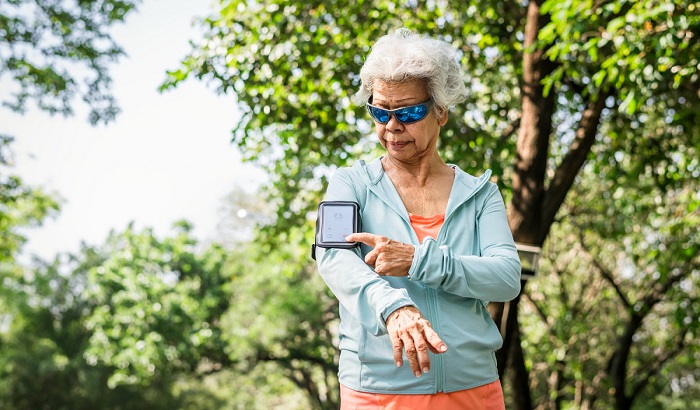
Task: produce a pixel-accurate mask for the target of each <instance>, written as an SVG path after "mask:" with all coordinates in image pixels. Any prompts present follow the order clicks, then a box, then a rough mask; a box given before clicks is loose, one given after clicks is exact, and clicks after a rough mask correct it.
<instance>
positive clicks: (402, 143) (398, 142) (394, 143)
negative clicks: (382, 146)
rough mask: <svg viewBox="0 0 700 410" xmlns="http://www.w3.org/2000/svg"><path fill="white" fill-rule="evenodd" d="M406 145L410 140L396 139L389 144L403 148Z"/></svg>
mask: <svg viewBox="0 0 700 410" xmlns="http://www.w3.org/2000/svg"><path fill="white" fill-rule="evenodd" d="M406 145H408V141H395V142H390V143H389V146H390V147H391V148H393V149H401V148H403V147H405V146H406Z"/></svg>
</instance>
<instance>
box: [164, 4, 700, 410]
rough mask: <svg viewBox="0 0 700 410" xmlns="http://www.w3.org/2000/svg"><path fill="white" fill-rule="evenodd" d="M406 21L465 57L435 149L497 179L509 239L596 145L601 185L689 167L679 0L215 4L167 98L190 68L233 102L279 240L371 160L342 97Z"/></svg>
mask: <svg viewBox="0 0 700 410" xmlns="http://www.w3.org/2000/svg"><path fill="white" fill-rule="evenodd" d="M400 26H407V27H408V28H415V29H416V30H417V31H419V32H421V33H426V34H432V35H438V36H440V37H442V38H444V39H445V40H446V41H449V42H451V43H453V44H454V45H455V46H456V47H457V48H458V49H459V50H461V51H462V53H463V55H462V62H463V64H464V65H465V67H466V68H467V73H466V77H467V78H466V79H465V80H466V81H467V82H468V83H469V84H470V85H471V88H470V95H469V98H468V100H467V103H466V104H465V106H463V107H457V108H456V109H455V110H454V111H453V112H452V113H451V115H450V121H449V122H448V124H447V126H446V127H445V128H444V129H443V131H442V143H443V145H444V146H443V147H442V151H443V153H444V154H445V156H446V159H447V160H448V161H451V162H453V163H457V164H458V165H460V167H462V168H464V169H466V170H468V171H470V172H472V173H479V172H481V170H482V169H483V168H485V167H490V168H492V169H493V170H494V174H495V175H496V178H497V180H498V182H499V185H500V186H501V187H502V188H503V189H504V190H505V191H506V192H505V193H506V194H507V195H506V197H507V198H508V199H509V205H508V211H509V219H510V224H511V229H512V231H513V234H514V237H515V239H516V241H518V242H522V243H528V244H535V245H542V244H544V243H545V240H546V239H547V237H548V236H549V234H550V232H551V229H552V227H553V225H554V223H555V221H556V218H557V215H558V214H559V213H560V210H561V207H562V205H563V204H564V203H565V201H566V200H567V194H568V193H569V192H570V191H571V189H572V188H573V187H574V186H575V184H576V181H577V178H579V176H580V175H581V172H584V171H585V170H584V171H582V170H583V167H584V165H585V164H586V162H587V161H588V160H589V159H591V155H592V152H593V149H594V147H596V148H597V149H599V150H600V153H598V154H597V156H596V158H595V161H596V163H598V161H608V162H609V163H612V165H613V166H612V167H611V168H610V170H611V171H612V172H611V173H608V174H605V175H603V174H600V175H599V176H600V177H602V178H605V179H607V180H610V181H614V182H618V183H621V182H624V181H620V180H618V179H619V178H618V177H617V175H616V173H618V172H619V173H621V174H624V171H627V172H631V173H632V174H634V173H635V171H629V170H628V169H627V168H631V169H632V170H636V175H637V176H638V177H639V178H644V179H646V180H648V181H649V182H650V183H653V184H654V185H655V186H657V187H659V189H661V192H664V193H665V192H667V191H668V190H670V189H674V187H676V188H677V186H678V184H682V182H678V181H687V180H688V179H687V178H679V179H676V180H674V175H684V176H688V175H692V174H693V173H694V172H696V170H697V169H698V168H697V167H698V164H697V161H696V160H693V159H692V158H693V157H692V155H688V156H686V155H685V153H688V152H692V151H693V147H697V146H698V145H699V141H698V138H700V129H699V125H698V124H700V121H698V117H697V116H698V112H700V110H698V107H699V106H700V95H698V92H697V90H698V64H697V57H696V56H697V55H698V51H699V47H700V45H699V44H698V42H697V41H696V40H695V39H696V38H697V36H698V35H699V33H700V10H698V8H697V5H695V4H694V3H689V2H684V1H679V0H675V1H665V2H658V1H652V0H645V1H634V2H632V1H625V0H619V1H609V2H594V1H580V2H572V1H565V0H549V1H531V2H525V3H522V2H505V1H499V0H492V1H485V2H483V1H482V2H479V3H475V2H460V3H459V4H448V3H447V2H425V3H423V2H417V1H409V2H405V3H401V4H396V3H395V2H389V1H382V0H377V1H368V2H344V1H339V0H338V1H310V2H305V3H303V4H296V3H288V2H285V1H281V0H279V1H275V0H270V1H259V2H244V1H236V0H224V1H221V2H220V13H219V14H218V15H217V16H215V17H212V18H210V19H208V20H206V21H205V22H204V24H203V27H204V29H205V35H204V39H203V41H202V42H201V43H200V44H199V45H196V46H195V48H194V50H193V52H192V53H191V54H190V55H189V56H187V57H186V58H185V59H184V60H183V63H182V66H181V67H180V68H179V69H177V70H173V71H171V72H170V74H169V77H168V80H167V81H166V82H165V83H164V85H163V89H167V88H169V87H172V86H175V85H176V84H177V83H178V82H180V81H183V80H184V79H186V78H187V77H188V76H190V75H193V76H196V77H198V78H200V79H205V80H207V81H210V82H213V83H215V84H217V85H218V87H219V90H220V91H221V92H231V93H234V94H235V96H236V98H238V101H239V103H240V108H241V110H242V112H243V113H244V116H243V120H242V122H241V123H240V124H239V126H238V127H237V128H236V129H235V130H234V139H233V141H234V143H236V144H237V145H238V146H239V147H240V148H241V150H242V151H243V152H244V154H245V155H246V157H247V158H248V159H250V160H254V161H257V162H258V163H260V164H262V165H263V166H265V167H267V169H268V170H269V171H271V172H272V173H273V175H274V179H273V188H272V191H271V193H272V197H273V198H275V199H276V204H277V205H278V216H279V218H278V220H277V223H276V224H275V226H273V227H272V228H270V229H271V232H272V233H278V232H284V231H286V230H288V229H289V228H290V226H303V225H304V222H303V221H304V220H305V218H306V216H307V214H308V213H309V212H310V211H312V210H313V208H314V206H315V204H316V203H317V201H318V199H319V195H320V193H321V192H323V188H324V187H325V182H326V177H327V176H328V175H329V174H330V173H331V172H332V171H333V169H335V167H336V166H343V165H346V164H348V162H349V161H351V160H354V159H355V158H356V157H358V156H369V154H370V152H372V151H373V143H372V142H371V140H372V138H371V136H370V135H371V132H370V124H369V122H368V121H367V120H366V116H364V115H363V113H362V112H361V110H360V109H359V108H358V107H357V106H356V105H354V104H353V103H352V102H351V99H350V96H349V93H352V91H353V90H355V89H356V88H357V86H358V73H359V68H360V66H361V64H362V59H363V56H364V55H366V53H367V52H368V51H369V48H370V46H371V43H372V41H374V40H375V39H376V38H378V37H379V36H380V35H383V34H386V33H387V32H388V31H389V29H390V28H398V27H400ZM516 136H517V139H516V138H515V137H516ZM640 141H644V143H640ZM668 141H670V142H668ZM679 155H680V156H682V157H683V158H687V160H686V161H684V162H678V161H676V158H677V157H678V156H679ZM330 164H332V165H330ZM668 169H672V170H673V172H666V171H665V170H668ZM591 172H593V171H591ZM278 236H279V235H273V237H278ZM527 292H528V289H527V286H524V293H525V294H527ZM519 301H520V299H516V300H514V301H513V302H511V303H510V304H509V305H507V307H508V309H507V312H508V315H507V317H503V315H504V312H505V311H506V309H505V308H506V305H502V304H493V305H492V306H494V309H493V312H492V313H493V315H494V318H495V320H496V321H497V323H502V324H504V326H502V332H503V334H504V347H503V349H502V350H501V351H500V352H499V366H500V369H499V370H500V371H501V373H502V374H505V372H504V370H505V367H506V366H507V367H508V368H509V371H508V375H509V377H510V379H511V383H510V385H511V391H512V397H513V400H514V408H516V409H529V408H532V407H533V401H532V397H531V395H530V384H531V383H530V374H529V369H528V367H527V366H526V361H525V358H524V354H523V353H524V352H523V349H522V344H521V335H520V326H519V321H518V318H519V315H518V305H519ZM622 394H626V393H622ZM620 400H622V401H624V398H623V397H620Z"/></svg>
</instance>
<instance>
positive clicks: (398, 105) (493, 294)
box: [317, 29, 520, 409]
mask: <svg viewBox="0 0 700 410" xmlns="http://www.w3.org/2000/svg"><path fill="white" fill-rule="evenodd" d="M360 77H361V80H362V84H361V88H360V91H359V92H358V93H357V97H358V98H359V100H360V101H362V102H363V104H366V106H367V111H368V112H369V115H370V116H371V117H372V119H373V120H374V123H375V125H376V133H377V137H378V139H379V143H380V144H381V145H382V147H384V149H385V150H386V155H384V156H382V157H380V158H378V159H375V160H373V161H371V162H369V163H366V162H364V161H358V163H356V164H355V165H354V166H353V167H351V168H341V169H339V170H338V171H337V172H336V173H335V175H334V176H333V178H332V179H331V181H330V184H329V186H328V191H327V194H326V200H343V201H355V202H357V203H359V204H360V209H361V215H362V228H363V231H364V232H362V233H356V234H352V235H350V236H348V237H347V238H346V240H347V241H350V242H361V243H362V246H361V247H359V248H355V250H352V249H325V250H324V249H318V257H317V260H318V268H319V272H320V273H321V276H322V277H323V279H324V280H325V282H326V284H327V285H328V287H329V288H330V289H331V290H332V291H333V293H334V294H335V296H336V297H337V298H338V300H339V301H340V319H341V321H340V329H339V333H340V350H341V354H340V368H339V373H338V375H339V379H340V384H341V408H342V409H383V408H390V409H399V408H400V409H409V408H410V409H423V408H425V409H428V408H432V409H434V408H438V409H442V408H445V409H447V408H450V409H456V408H462V409H499V408H503V407H504V402H503V392H502V389H501V385H500V382H499V380H498V371H497V368H496V358H495V351H496V350H497V349H499V348H500V347H501V345H502V342H503V341H502V339H501V335H500V333H499V331H498V328H497V327H496V325H495V323H494V322H493V320H492V319H491V316H490V315H489V312H488V310H487V309H486V304H487V303H488V301H508V300H511V299H513V298H514V297H515V296H516V295H517V294H518V292H519V291H520V261H519V259H518V255H517V252H516V249H515V244H514V243H513V237H512V235H511V232H510V229H509V227H508V221H507V219H506V213H505V207H504V204H503V199H502V197H501V195H500V193H499V191H498V189H497V186H496V185H495V184H493V183H491V182H489V176H490V175H491V174H490V171H486V172H485V173H484V174H483V175H481V176H480V177H474V176H471V175H469V174H467V173H466V172H464V171H462V170H460V169H459V168H458V167H457V166H455V165H449V164H446V163H445V162H444V161H443V160H442V158H441V157H440V153H439V152H438V150H437V143H438V138H439V135H440V129H441V127H442V126H444V125H445V124H446V123H447V116H448V107H450V106H451V105H453V104H456V103H459V102H462V101H464V98H465V93H466V90H465V86H464V80H463V76H462V72H461V69H460V66H459V64H458V62H457V59H456V55H455V50H454V49H453V48H452V47H451V46H450V45H449V44H447V43H445V42H443V41H439V40H436V39H432V38H429V37H424V36H420V35H417V34H413V33H411V32H410V31H409V30H406V29H400V30H398V31H396V32H395V33H394V34H391V35H387V36H384V37H382V38H380V39H379V40H378V41H377V42H376V44H375V45H374V46H373V47H372V51H371V53H370V54H369V56H368V57H367V61H366V62H365V64H364V66H363V67H362V70H361V71H360ZM405 361H408V364H409V366H404V365H403V364H404V362H405Z"/></svg>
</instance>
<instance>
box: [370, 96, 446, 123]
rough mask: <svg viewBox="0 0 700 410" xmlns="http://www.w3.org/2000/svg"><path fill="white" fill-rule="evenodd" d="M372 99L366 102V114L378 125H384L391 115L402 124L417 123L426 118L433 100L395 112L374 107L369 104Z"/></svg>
mask: <svg viewBox="0 0 700 410" xmlns="http://www.w3.org/2000/svg"><path fill="white" fill-rule="evenodd" d="M371 102H372V99H370V100H369V101H368V102H367V112H369V115H370V116H372V118H373V119H374V120H375V121H377V122H378V123H380V124H386V123H388V122H389V119H391V116H392V115H393V116H394V118H396V119H397V120H399V122H400V123H402V124H412V123H414V122H418V121H420V120H422V119H423V118H425V117H427V116H428V113H430V109H431V108H433V104H434V103H433V100H428V101H426V102H422V103H420V104H416V105H409V106H408V107H401V108H397V109H395V110H385V109H384V108H379V107H375V106H374V105H372V104H371Z"/></svg>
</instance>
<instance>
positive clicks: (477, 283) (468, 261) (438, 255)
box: [408, 185, 520, 302]
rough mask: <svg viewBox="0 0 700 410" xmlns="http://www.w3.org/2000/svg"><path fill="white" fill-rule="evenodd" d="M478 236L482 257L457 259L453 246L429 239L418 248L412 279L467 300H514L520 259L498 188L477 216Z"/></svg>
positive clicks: (468, 256) (518, 285)
mask: <svg viewBox="0 0 700 410" xmlns="http://www.w3.org/2000/svg"><path fill="white" fill-rule="evenodd" d="M476 234H477V235H478V241H479V246H480V252H481V255H457V254H455V253H454V252H453V251H452V249H451V248H450V247H449V246H447V245H438V243H437V242H435V240H433V239H432V238H428V239H426V240H425V241H424V242H423V243H422V244H421V245H419V246H416V253H415V254H414V257H413V264H412V266H411V269H410V270H409V272H408V275H409V277H410V279H411V280H413V281H421V282H423V283H424V284H426V285H427V286H430V287H432V288H435V289H437V288H442V289H443V290H444V291H446V292H449V293H452V294H455V295H458V296H463V297H470V298H474V299H481V300H485V301H492V302H505V301H509V300H512V299H514V298H515V297H516V296H517V295H518V293H519V292H520V258H519V257H518V252H517V250H516V248H515V242H514V241H513V235H512V233H511V231H510V227H509V226H508V219H507V217H506V209H505V205H504V204H503V198H502V197H501V194H500V192H499V191H498V187H496V186H495V185H491V189H490V191H489V192H488V194H487V197H486V199H485V201H484V205H483V208H482V209H481V210H480V211H479V215H478V216H477V225H476Z"/></svg>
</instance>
